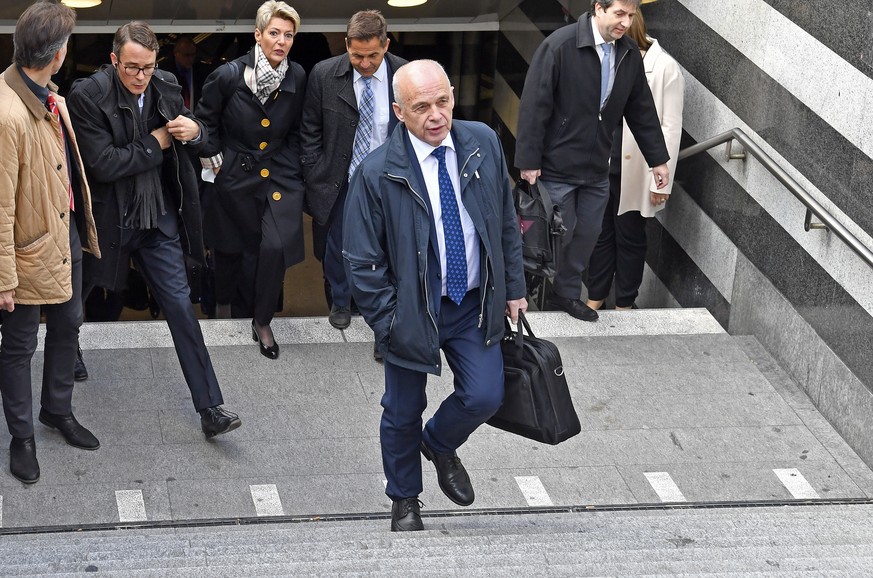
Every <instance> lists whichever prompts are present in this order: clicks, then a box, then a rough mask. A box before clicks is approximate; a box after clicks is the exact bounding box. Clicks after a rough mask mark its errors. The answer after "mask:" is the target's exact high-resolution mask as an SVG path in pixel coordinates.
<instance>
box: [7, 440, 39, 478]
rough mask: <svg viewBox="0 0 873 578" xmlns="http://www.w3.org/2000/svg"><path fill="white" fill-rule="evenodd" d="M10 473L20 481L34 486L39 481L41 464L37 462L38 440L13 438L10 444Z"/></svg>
mask: <svg viewBox="0 0 873 578" xmlns="http://www.w3.org/2000/svg"><path fill="white" fill-rule="evenodd" d="M9 471H10V472H12V475H13V476H15V477H16V478H17V479H18V480H19V481H22V482H24V483H25V484H32V483H34V482H36V481H37V480H39V462H38V461H36V440H34V439H33V436H30V437H29V438H17V437H15V436H13V437H12V443H10V444H9Z"/></svg>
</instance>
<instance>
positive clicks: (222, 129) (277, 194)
mask: <svg viewBox="0 0 873 578" xmlns="http://www.w3.org/2000/svg"><path fill="white" fill-rule="evenodd" d="M254 53H255V52H254V49H252V50H251V51H250V52H249V53H248V54H246V55H243V56H241V57H240V58H237V59H236V60H234V61H232V62H228V63H226V64H224V65H222V66H220V67H218V68H217V69H215V70H214V71H213V72H212V74H210V75H209V77H208V78H207V79H206V84H205V85H204V86H203V95H202V97H201V98H200V101H199V103H198V104H197V116H198V118H200V119H201V120H202V121H203V123H204V124H205V125H206V127H207V129H208V131H209V134H210V140H209V143H208V145H207V147H206V148H205V149H204V150H203V151H202V152H201V155H200V156H201V157H210V156H214V155H216V154H218V153H219V152H221V153H223V155H224V160H223V164H222V166H221V170H220V171H219V173H218V175H217V177H216V179H215V184H214V186H212V187H206V190H205V192H204V198H203V205H204V229H205V237H206V244H207V246H209V247H210V248H212V249H216V250H218V251H221V252H224V253H232V254H233V253H240V252H242V251H243V250H244V249H248V250H256V249H257V247H258V246H259V245H260V241H261V218H262V216H263V214H264V209H265V205H266V204H267V203H269V208H270V210H271V211H272V213H273V216H274V218H275V220H276V224H277V225H278V230H279V235H280V237H281V239H282V247H283V249H284V254H285V266H286V267H290V266H292V265H294V264H295V263H299V262H300V261H302V260H303V257H304V250H303V249H304V247H303V173H302V171H301V168H300V158H299V148H300V143H299V141H300V116H301V113H302V110H303V97H304V93H305V87H306V73H305V72H304V71H303V68H302V67H301V66H300V65H299V64H297V63H295V62H290V61H289V62H288V72H287V73H286V75H285V79H284V80H283V81H282V83H281V84H280V85H279V88H278V89H277V90H276V91H275V92H274V93H273V94H272V95H270V97H269V98H268V99H267V101H266V103H265V104H261V103H260V101H259V100H258V99H257V97H255V95H254V94H252V91H251V90H250V89H249V87H248V86H246V84H245V80H244V78H243V71H244V70H245V67H246V66H249V67H254V63H255V57H254Z"/></svg>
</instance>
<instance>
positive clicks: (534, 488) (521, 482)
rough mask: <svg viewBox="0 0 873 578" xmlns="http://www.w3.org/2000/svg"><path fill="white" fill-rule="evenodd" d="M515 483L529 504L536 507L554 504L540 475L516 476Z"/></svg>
mask: <svg viewBox="0 0 873 578" xmlns="http://www.w3.org/2000/svg"><path fill="white" fill-rule="evenodd" d="M515 483H516V484H518V489H519V490H521V493H522V495H523V496H524V499H525V501H526V502H527V505H528V506H531V507H534V508H535V507H548V506H553V505H554V504H553V503H552V499H551V498H550V497H549V493H548V492H547V491H546V488H545V486H543V482H542V481H541V480H540V477H539V476H515Z"/></svg>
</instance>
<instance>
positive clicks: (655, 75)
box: [618, 40, 685, 217]
mask: <svg viewBox="0 0 873 578" xmlns="http://www.w3.org/2000/svg"><path fill="white" fill-rule="evenodd" d="M643 66H645V69H646V80H647V81H648V82H649V88H651V89H652V96H653V97H654V99H655V108H656V109H657V110H658V119H659V120H660V121H661V130H662V131H663V132H664V140H665V141H666V143H667V152H668V153H669V154H670V160H669V161H667V168H669V169H670V184H668V185H667V186H666V187H664V188H663V189H661V190H660V191H659V190H658V187H657V186H656V185H655V182H654V179H653V178H652V171H651V169H650V168H649V166H648V165H647V164H646V159H645V158H644V157H643V153H642V152H640V148H639V147H638V146H637V142H636V141H635V140H634V137H633V135H632V134H631V132H630V130H629V129H628V127H627V123H626V122H625V123H624V127H623V131H624V132H623V133H622V151H621V200H620V201H619V205H618V214H619V215H621V214H622V213H626V212H628V211H639V212H640V213H641V214H642V215H643V216H644V217H652V216H654V215H655V213H656V212H658V211H659V210H661V209H663V208H664V205H659V206H656V207H655V206H652V203H651V200H650V196H649V193H650V192H659V193H665V194H669V193H670V191H671V190H672V189H673V181H674V178H675V175H676V162H677V161H678V156H679V141H680V139H681V138H682V105H683V100H684V92H685V80H684V79H683V78H682V71H681V70H680V68H679V64H678V63H677V62H676V61H675V60H673V57H672V56H670V55H669V54H667V53H666V52H664V49H663V48H661V45H660V44H658V41H657V40H654V41H653V44H652V46H650V47H649V50H648V51H647V52H646V55H645V57H644V58H643Z"/></svg>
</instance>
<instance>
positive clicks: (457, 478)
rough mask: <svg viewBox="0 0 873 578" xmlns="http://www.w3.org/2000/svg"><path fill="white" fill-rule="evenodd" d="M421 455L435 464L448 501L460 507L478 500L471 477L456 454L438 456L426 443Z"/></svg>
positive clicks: (422, 444) (422, 443)
mask: <svg viewBox="0 0 873 578" xmlns="http://www.w3.org/2000/svg"><path fill="white" fill-rule="evenodd" d="M421 453H422V454H423V455H424V457H426V458H427V459H428V460H429V461H431V462H433V466H434V467H435V468H436V471H437V481H438V482H439V484H440V489H441V490H442V491H443V493H444V494H445V495H446V497H447V498H448V499H450V500H451V501H453V502H454V503H456V504H458V505H459V506H469V505H470V504H472V503H473V500H474V499H475V498H476V496H475V495H474V494H473V484H471V483H470V476H468V475H467V470H465V469H464V466H463V465H461V459H460V458H459V457H458V456H457V455H456V454H454V453H452V454H438V453H436V452H435V451H433V450H432V449H430V448H429V447H427V444H426V443H424V441H422V442H421Z"/></svg>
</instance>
